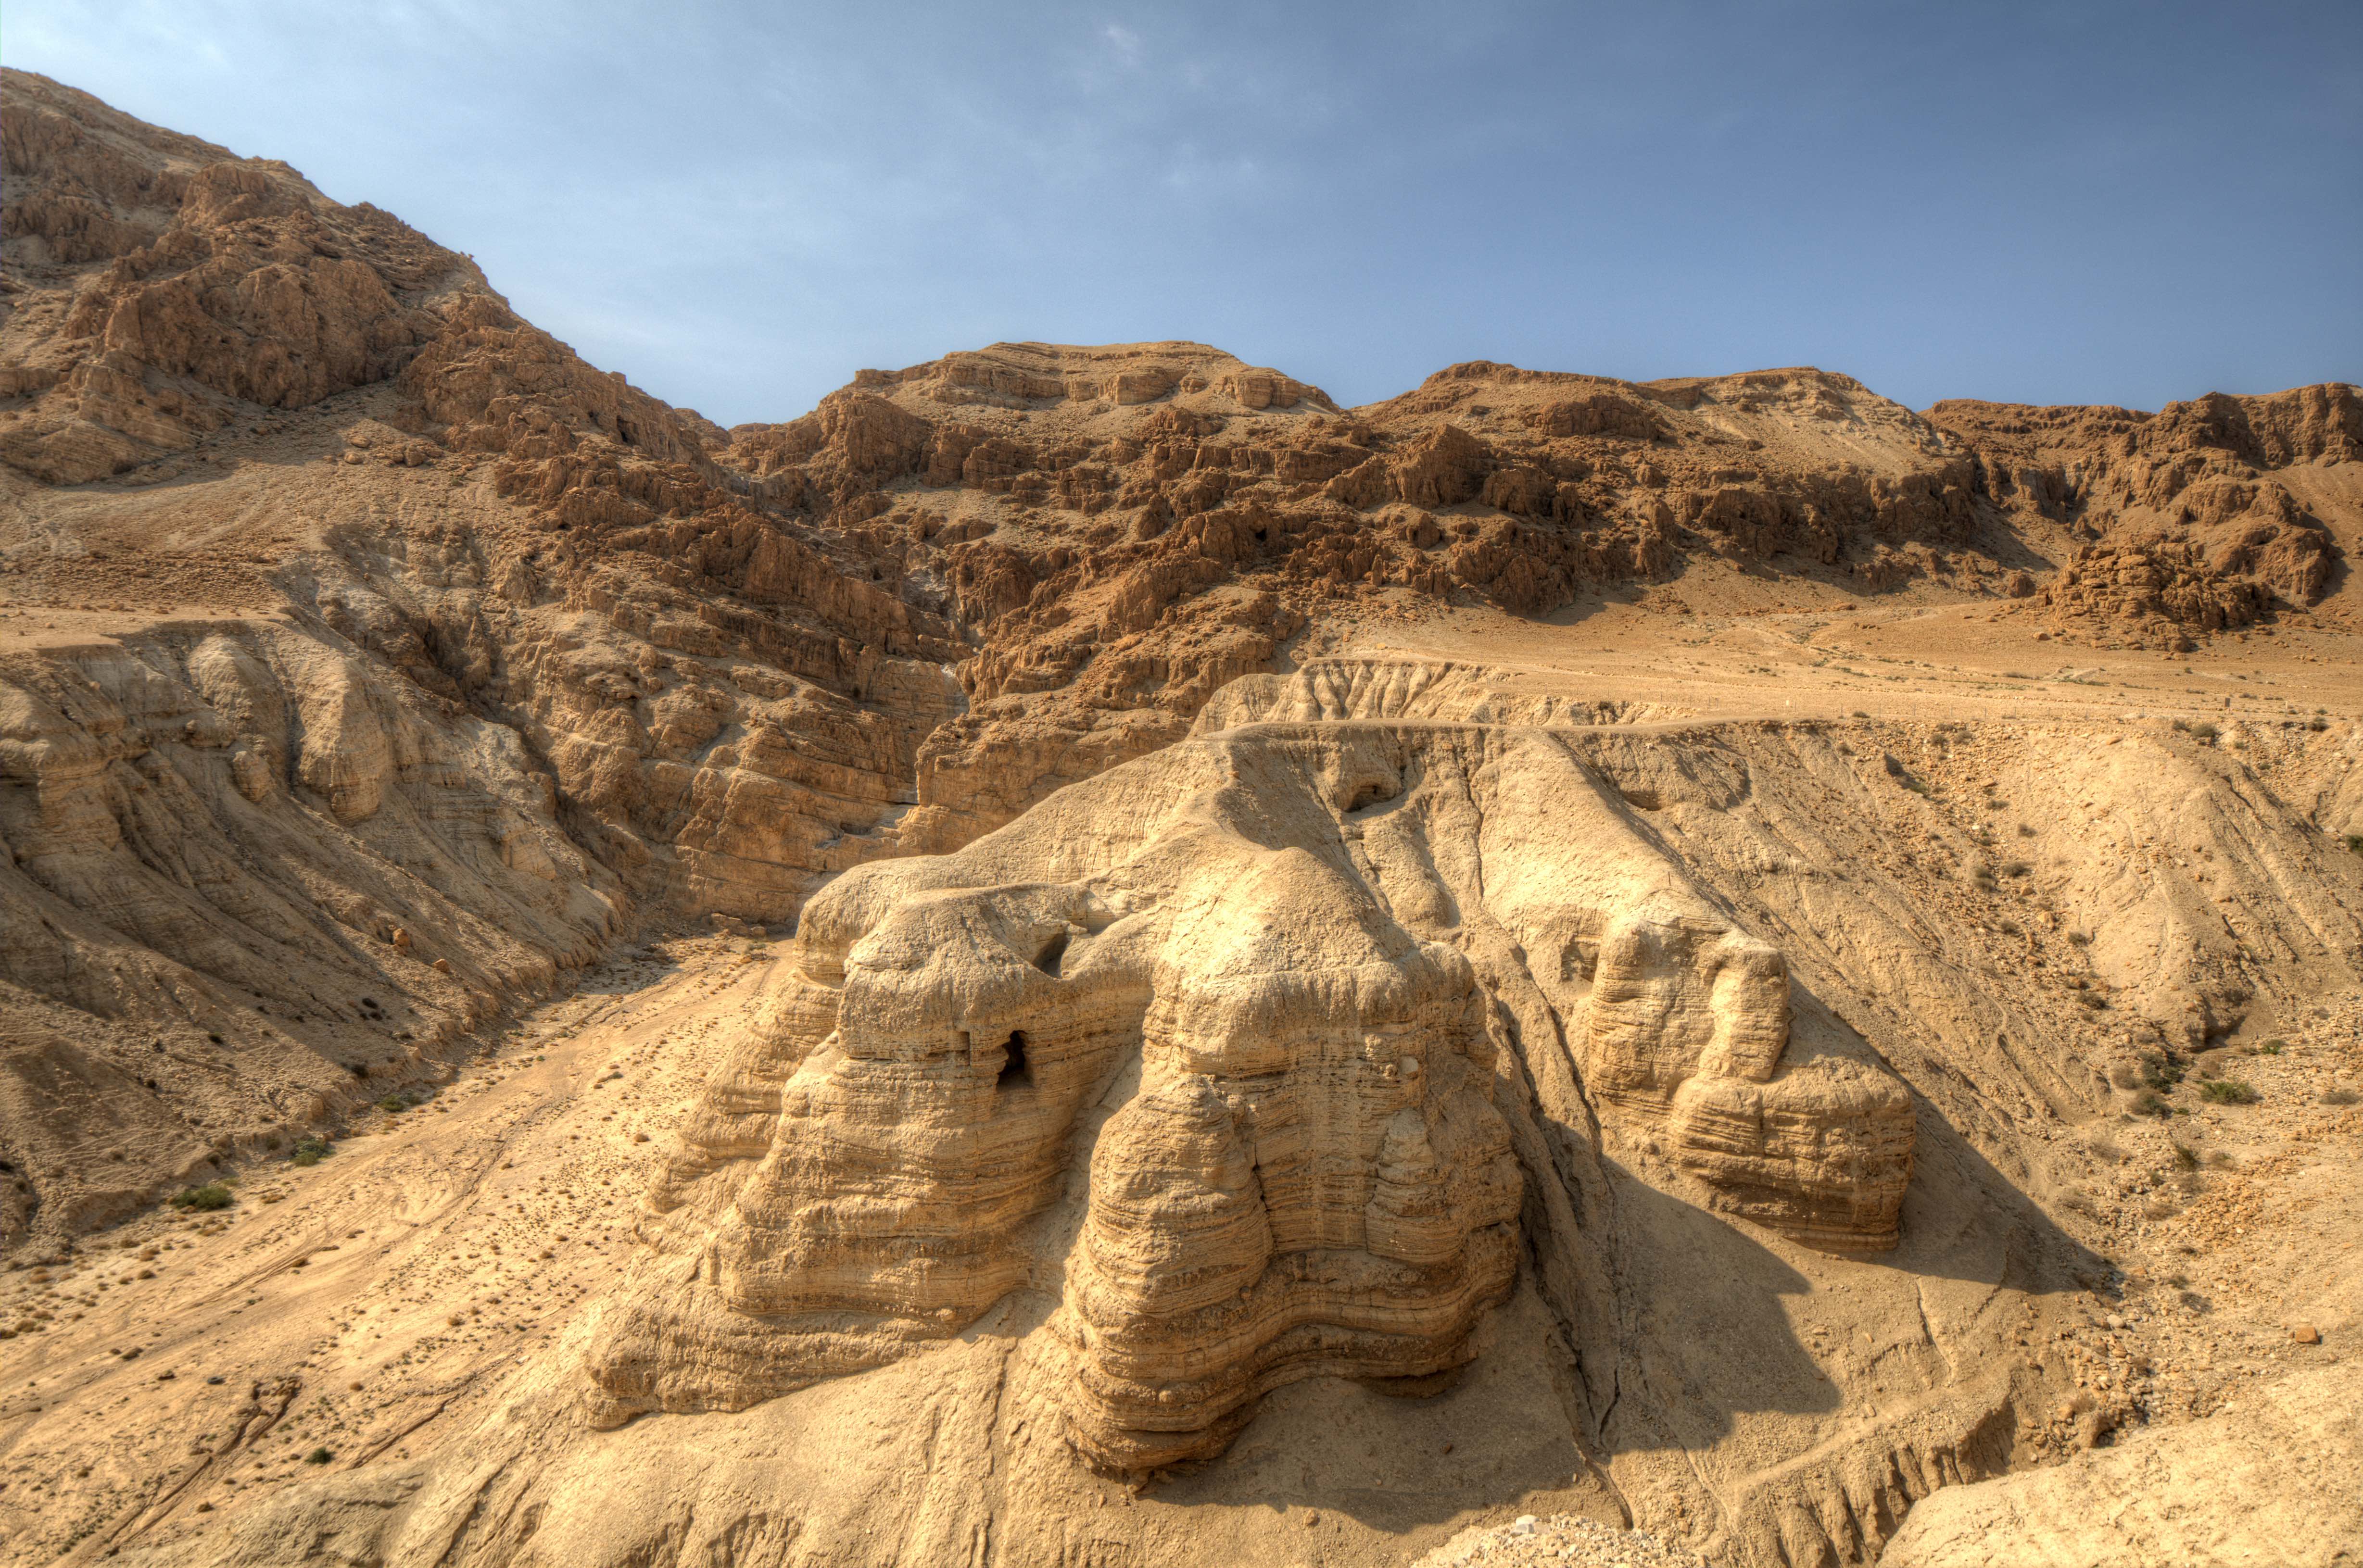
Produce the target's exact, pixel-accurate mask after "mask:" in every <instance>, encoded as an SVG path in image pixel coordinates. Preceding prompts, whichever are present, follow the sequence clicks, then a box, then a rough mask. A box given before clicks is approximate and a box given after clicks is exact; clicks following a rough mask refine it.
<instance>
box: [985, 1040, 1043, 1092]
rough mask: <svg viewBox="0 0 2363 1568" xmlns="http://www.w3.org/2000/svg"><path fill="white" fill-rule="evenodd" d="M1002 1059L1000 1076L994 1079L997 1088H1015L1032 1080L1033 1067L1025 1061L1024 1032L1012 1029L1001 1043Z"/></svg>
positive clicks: (1028, 1083) (1030, 1082)
mask: <svg viewBox="0 0 2363 1568" xmlns="http://www.w3.org/2000/svg"><path fill="white" fill-rule="evenodd" d="M1001 1049H1002V1053H1003V1060H1002V1064H1001V1077H999V1078H998V1079H996V1080H995V1081H994V1087H995V1088H1018V1087H1020V1086H1021V1085H1030V1084H1032V1083H1033V1081H1034V1069H1033V1068H1032V1067H1030V1066H1027V1065H1026V1032H1025V1031H1024V1030H1022V1029H1013V1030H1011V1031H1010V1032H1009V1038H1008V1039H1006V1040H1004V1041H1003V1042H1002V1043H1001Z"/></svg>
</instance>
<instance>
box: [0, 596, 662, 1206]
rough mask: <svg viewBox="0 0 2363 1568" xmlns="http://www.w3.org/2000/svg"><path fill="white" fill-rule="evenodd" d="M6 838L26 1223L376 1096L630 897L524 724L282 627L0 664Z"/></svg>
mask: <svg viewBox="0 0 2363 1568" xmlns="http://www.w3.org/2000/svg"><path fill="white" fill-rule="evenodd" d="M0 842H5V845H6V851H7V853H6V855H5V856H0V884H5V885H6V891H5V896H0V1006H5V1008H6V1011H7V1013H8V1014H9V1016H10V1019H11V1026H10V1030H9V1033H10V1039H11V1048H10V1050H9V1051H8V1052H7V1053H6V1056H5V1058H0V1100H5V1101H6V1105H7V1110H8V1114H7V1116H6V1120H5V1121H4V1122H0V1143H5V1147H6V1153H7V1154H8V1156H9V1157H10V1159H11V1160H12V1161H13V1162H15V1163H16V1164H17V1167H18V1168H20V1169H22V1170H24V1171H25V1172H26V1173H28V1177H29V1179H30V1182H31V1183H33V1184H35V1185H33V1186H32V1187H31V1188H30V1197H31V1198H32V1201H31V1202H30V1203H28V1204H26V1205H24V1206H23V1207H22V1208H21V1209H17V1210H16V1211H14V1212H12V1213H10V1214H8V1215H7V1216H6V1217H5V1219H0V1226H5V1229H0V1239H6V1240H10V1241H14V1240H17V1239H19V1238H20V1237H21V1236H22V1235H23V1234H24V1233H25V1231H27V1230H28V1229H30V1228H32V1227H33V1225H34V1224H35V1222H36V1220H38V1222H39V1226H40V1227H41V1228H42V1229H44V1230H46V1231H49V1232H50V1233H51V1234H60V1233H66V1232H70V1231H72V1230H73V1229H76V1228H78V1227H80V1226H83V1225H86V1224H89V1223H92V1222H94V1221H98V1220H105V1219H108V1218H112V1217H114V1216H116V1215H119V1214H121V1213H122V1212H124V1211H125V1210H126V1209H130V1208H133V1207H137V1206H138V1205H139V1204H140V1203H142V1202H144V1201H146V1200H147V1198H148V1197H149V1194H150V1188H151V1186H152V1184H153V1183H155V1182H157V1181H158V1180H160V1179H172V1180H180V1179H186V1178H187V1177H188V1176H192V1175H195V1174H198V1173H199V1172H201V1171H205V1170H209V1169H210V1168H211V1164H210V1162H212V1161H214V1160H215V1159H216V1158H218V1157H227V1156H228V1155H230V1154H232V1153H233V1152H234V1151H238V1150H251V1149H259V1148H263V1147H269V1146H272V1145H274V1144H279V1143H284V1142H285V1141H288V1140H291V1139H292V1138H294V1136H296V1135H298V1134H299V1133H300V1132H301V1131H302V1130H303V1129H305V1127H307V1126H309V1125H310V1124H311V1123H313V1122H314V1121H316V1120H317V1119H319V1118H320V1117H322V1116H324V1115H326V1114H328V1113H329V1112H331V1111H332V1110H337V1109H339V1108H342V1107H345V1106H347V1105H350V1104H353V1103H356V1102H358V1101H361V1100H364V1099H373V1098H375V1096H376V1093H377V1092H378V1091H374V1090H372V1089H370V1088H368V1087H367V1085H366V1081H365V1080H367V1079H368V1078H369V1077H371V1076H372V1075H379V1076H384V1075H387V1074H392V1075H393V1076H395V1077H402V1076H405V1075H406V1074H408V1073H410V1072H412V1071H414V1070H416V1069H417V1068H418V1067H419V1066H420V1064H421V1062H422V1059H423V1058H425V1057H426V1056H427V1054H429V1053H430V1052H432V1051H433V1049H434V1048H435V1047H436V1046H438V1045H439V1044H441V1043H443V1042H445V1041H447V1040H449V1039H451V1038H452V1037H454V1036H456V1035H457V1034H459V1033H460V1032H463V1031H464V1030H466V1029H468V1028H470V1027H471V1026H472V1025H473V1024H475V1023H476V1022H478V1021H480V1020H482V1019H483V1018H484V1017H485V1016H487V1015H488V1014H490V1013H491V1012H493V1011H494V1010H496V1008H497V1007H498V1006H499V999H500V998H501V997H502V996H503V995H505V994H507V993H512V992H514V991H516V990H519V989H529V988H535V987H538V986H543V985H547V984H548V983H549V979H550V978H551V977H552V976H553V974H554V973H555V970H556V967H557V966H558V965H559V964H560V963H581V962H582V961H584V960H585V959H586V958H587V957H588V956H589V955H591V954H593V953H594V952H595V951H597V950H598V947H599V946H600V944H602V943H603V942H604V941H605V939H606V937H607V936H608V935H609V934H610V933H611V932H612V931H613V929H614V926H615V923H616V919H617V915H618V912H619V905H620V901H621V900H620V898H619V889H617V887H616V882H615V879H614V878H613V877H612V876H611V875H609V874H608V873H606V872H605V870H604V869H603V868H602V867H599V866H598V865H597V864H596V862H594V861H593V860H591V859H590V858H589V857H587V856H584V855H583V854H582V851H581V849H580V848H579V846H578V845H576V844H575V842H574V841H573V839H572V838H571V836H570V835H569V834H567V833H566V831H565V830H564V829H563V828H562V827H561V826H560V823H559V822H558V821H557V819H556V814H555V812H554V810H553V801H551V799H550V798H549V795H548V794H547V793H546V792H545V790H543V789H542V787H541V786H540V785H539V784H538V783H537V782H536V774H535V772H534V770H533V768H532V767H531V764H530V761H529V759H528V758H527V756H525V755H524V752H523V749H522V747H520V746H519V745H518V744H517V740H516V735H515V734H513V733H511V732H510V731H508V730H505V729H504V728H501V727H500V726H497V725H493V724H488V723H483V721H481V720H479V719H476V718H474V717H472V716H471V715H468V714H465V713H463V712H454V711H452V709H451V708H450V706H449V704H447V703H445V702H444V701H441V700H439V699H437V698H435V697H432V696H430V695H429V694H427V692H424V691H422V690H419V689H418V688H417V687H416V686H413V685H411V684H409V683H408V682H405V681H403V680H401V679H398V678H395V677H392V676H390V675H388V674H387V672H385V671H384V670H383V668H382V667H377V666H374V665H372V664H371V663H370V662H368V661H365V660H363V659H361V658H359V657H354V656H352V655H351V654H349V653H344V654H338V653H336V652H333V651H331V650H330V649H328V648H326V647H324V646H322V645H321V644H320V643H319V642H317V641H316V640H314V639H313V638H312V637H310V636H308V635H305V634H303V633H301V632H298V631H295V630H293V629H290V628H284V627H280V628H261V627H244V628H239V630H237V631H234V632H230V631H221V630H209V629H205V628H197V627H181V628H173V629H169V630H165V631H161V632H159V633H157V634H154V635H147V636H141V637H136V638H128V639H127V640H126V642H125V644H124V646H119V647H116V648H114V649H112V650H110V651H108V652H107V653H105V654H104V655H102V654H98V653H95V652H93V653H91V654H90V655H88V656H86V657H83V658H81V659H79V660H77V661H75V662H74V663H72V664H70V665H59V664H55V663H50V662H48V661H43V660H38V659H33V658H27V657H17V658H15V659H12V660H10V661H8V662H7V663H6V665H5V666H0Z"/></svg>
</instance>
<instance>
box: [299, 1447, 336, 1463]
mask: <svg viewBox="0 0 2363 1568" xmlns="http://www.w3.org/2000/svg"><path fill="white" fill-rule="evenodd" d="M336 1457H337V1456H336V1455H335V1454H333V1453H330V1452H328V1451H327V1449H325V1448H316V1449H314V1450H313V1451H312V1452H309V1453H307V1454H305V1456H304V1463H306V1464H326V1463H328V1461H330V1460H332V1459H334V1458H336Z"/></svg>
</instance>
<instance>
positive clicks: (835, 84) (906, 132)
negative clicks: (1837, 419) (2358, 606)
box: [0, 0, 2363, 424]
mask: <svg viewBox="0 0 2363 1568" xmlns="http://www.w3.org/2000/svg"><path fill="white" fill-rule="evenodd" d="M0 59H5V60H6V62H7V63H8V64H11V65H15V66H20V67H23V68H26V69H28V70H34V71H39V72H46V73H48V74H50V75H52V76H55V77H58V78H59V79H61V80H62V81H65V82H68V83H72V84H74V85H76V86H79V87H82V88H84V89H86V90H88V91H90V92H93V93H95V94H98V95H99V96H101V97H103V98H105V99H106V100H108V101H109V102H110V103H113V104H114V105H116V106H117V107H119V108H122V109H124V110H126V111H128V112H129V113H131V114H135V115H138V116H140V117H142V118H145V119H149V120H153V121H156V122H159V123H161V124H163V125H167V126H171V127H173V128H175V129H179V130H183V131H188V132H192V133H194V134H196V135H199V136H203V137H205V138H209V139H211V140H214V141H217V142H221V143H223V144H225V145H227V146H228V147H230V148H232V149H235V150H237V151H239V152H241V153H248V154H252V155H256V156H262V157H273V158H282V159H284V160H287V161H288V162H290V163H293V164H294V165H295V167H297V168H298V169H301V170H302V171H304V172H305V174H306V175H308V176H309V177H310V178H311V179H312V180H313V181H314V182H315V183H316V184H318V185H319V186H320V187H321V188H322V189H323V190H325V191H326V192H327V193H329V194H330V195H332V196H334V197H336V198H337V199H338V200H340V201H346V202H359V201H364V200H366V201H372V202H375V203H376V204H378V205H380V206H383V207H385V208H388V209H390V210H392V211H394V212H396V213H399V214H400V215H402V216H404V217H405V218H406V219H408V220H409V221H410V222H411V223H413V224H415V225H416V226H418V227H419V228H421V229H423V230H425V231H426V232H427V233H428V234H430V235H432V236H433V237H435V238H437V239H438V240H440V241H441V242H442V243H444V244H446V245H449V246H451V247H452V248H456V249H460V250H465V251H468V252H470V253H471V254H472V255H473V256H474V257H475V258H476V259H477V260H478V261H479V262H480V263H481V264H482V265H483V268H484V270H485V271H486V272H487V273H488V274H489V275H490V276H491V278H492V280H493V282H494V286H495V287H498V288H500V289H501V290H503V291H504V292H505V293H507V294H508V296H509V297H510V299H511V300H512V301H513V302H514V303H515V304H516V306H517V307H518V308H519V309H520V310H521V311H523V312H524V313H525V314H526V315H527V316H529V317H531V318H532V319H533V320H534V321H536V322H537V323H538V324H539V325H541V326H545V327H547V328H548V329H549V330H550V331H552V332H554V333H556V334H557V335H558V336H560V337H563V338H565V339H566V340H567V341H569V342H570V343H571V344H573V345H574V347H575V348H578V349H579V350H581V351H582V353H583V354H584V355H585V356H586V357H588V358H589V359H592V360H593V361H594V363H596V364H598V365H600V366H601V367H603V368H605V369H610V370H623V371H625V372H627V374H628V375H630V376H631V377H632V379H633V380H634V381H638V383H640V384H641V385H643V386H645V387H647V388H648V389H649V390H650V391H652V392H656V393H657V394H658V395H659V396H661V397H664V398H667V399H669V400H671V401H672V402H674V403H683V404H687V405H691V406H694V407H696V408H699V409H701V410H703V411H704V413H705V414H708V415H710V416H712V417H714V418H716V419H719V420H721V421H722V422H724V423H725V424H729V423H734V422H737V421H740V420H749V419H781V418H787V417H791V416H793V415H794V414H799V413H801V412H803V411H804V409H806V408H809V407H810V406H811V405H812V403H814V402H815V400H816V399H817V398H818V397H819V396H820V395H821V394H822V393H824V392H828V391H829V390H831V389H833V388H835V387H838V386H839V385H842V384H843V383H844V382H846V381H849V380H850V379H851V377H852V374H853V372H854V371H855V370H857V369H860V368H861V367H863V366H871V365H875V366H886V367H895V366H901V365H906V364H913V363H916V362H918V361H920V360H923V359H933V358H935V357H936V356H937V355H939V354H941V353H944V352H946V351H947V350H949V349H954V348H973V347H978V346H981V345H983V344H985V343H988V342H992V341H993V340H995V339H998V338H1038V339H1047V340H1050V341H1060V342H1083V343H1091V342H1111V341H1126V340H1136V339H1144V338H1159V337H1188V338H1196V339H1199V340H1201V341H1204V342H1209V343H1214V344H1216V345H1219V346H1220V347H1222V348H1227V349H1229V350H1231V351H1232V352H1234V353H1237V354H1238V355H1240V356H1242V357H1243V358H1245V359H1249V360H1252V361H1254V362H1257V363H1259V364H1267V365H1272V366H1276V367H1278V368H1279V369H1281V370H1286V371H1288V372H1289V373H1290V374H1292V375H1295V376H1298V377H1300V378H1302V379H1304V380H1307V381H1315V382H1318V383H1319V384H1321V385H1322V386H1324V387H1326V388H1327V389H1328V390H1329V392H1331V393H1332V394H1333V395H1334V396H1336V397H1337V398H1338V400H1339V401H1341V402H1344V403H1362V402H1369V401H1371V400H1374V399H1377V398H1381V397H1387V396H1391V395H1392V394H1393V393H1395V392H1401V391H1403V389H1404V388H1406V387H1409V386H1412V385H1414V384H1415V383H1416V382H1417V381H1419V380H1420V379H1421V378H1422V377H1424V376H1426V374H1427V373H1428V372H1430V371H1432V370H1437V369H1439V368H1440V367H1442V366H1444V365H1447V364H1450V363H1453V362H1455V361H1458V360H1462V359H1503V360H1508V361H1511V362H1513V363H1516V364H1520V365H1525V366H1530V367H1533V368H1537V369H1544V370H1586V371H1592V372H1594V373H1599V374H1606V375H1616V376H1626V377H1631V378H1635V379H1647V378H1652V377H1658V376H1673V375H1696V374H1707V373H1715V372H1722V371H1729V370H1748V369H1754V368H1758V367H1762V366H1769V365H1790V364H1817V365H1820V366H1823V367H1825V368H1826V369H1830V370H1844V371H1847V373H1849V374H1852V375H1855V376H1858V377H1859V378H1861V379H1862V380H1863V381H1867V382H1869V384H1870V385H1871V386H1872V387H1874V388H1875V389H1877V390H1879V391H1880V392H1885V393H1887V394H1888V395H1890V396H1892V397H1895V398H1898V399H1901V400H1902V401H1903V402H1905V403H1910V404H1912V405H1913V406H1914V407H1924V406H1925V405H1926V404H1927V403H1930V402H1932V401H1934V400H1936V399H1937V398H1940V397H1948V396H1963V397H1988V398H1996V399H2005V400H2011V401H2021V402H2035V403H2069V402H2075V403H2084V402H2098V403H2125V404H2130V405H2133V406H2136V407H2143V408H2155V407H2157V406H2158V404H2159V403H2163V402H2166V401H2169V400H2171V399H2174V398H2177V397H2188V396H2192V395H2195V394H2197V393H2199V392H2205V391H2209V390H2211V389H2220V390H2223V391H2229V392H2268V391H2273V390H2277V389H2279V388H2281V387H2286V386H2292V385H2299V384H2302V383H2305V382H2310V381H2325V380H2346V381H2353V380H2363V286H2358V280H2363V5H2358V4H2357V3H2355V0H2337V3H2335V4H2320V5H2302V4H2288V5H2276V4H2269V3H2265V0H2256V3H2251V4H2244V5H2237V6H2235V5H2225V4H2213V5H2178V4H2170V3H2163V0H2153V3H2147V4H2078V3H2075V0H2053V3H2050V4H2029V5H2004V4H1969V3H1958V4H1951V5H1936V4H1925V5H1922V4H1910V3H1906V0H1878V3H1860V4H1853V3H1806V0H1756V3H1753V4H1692V3H1682V0H1658V3H1654V4H1641V3H1637V0H1636V3H1635V4H1631V5H1626V6H1580V5H1572V4H1570V5H1555V6H1515V5H1481V4H1470V3H1462V4H1453V5H1430V6H1388V5H1377V4H1372V5H1336V6H1314V5H1304V4H1299V5H1270V4H1263V5H1253V6H1246V5H1240V6H1233V5H1219V4H1192V5H1186V6H1184V5H1170V6H1131V5H1115V6H1063V5H1056V4H1047V3H1046V4H1028V5H1023V6H1018V5H1003V6H991V5H983V4H977V3H973V0H971V3H968V4H945V5H932V6H930V5H915V6H893V5H884V4H865V5H860V6H847V5H842V4H838V5H829V6H791V5H733V4H722V3H714V4H699V3H695V0H671V3H664V4H659V3H654V0H651V3H649V4H645V5H617V4H607V3H604V0H570V3H568V4H564V5H544V4H538V3H532V0H517V3H514V4H505V3H502V0H464V3H453V4H440V3H431V0H408V3H401V4H367V3H360V0H352V3H338V4H327V3H314V0H300V3H298V0H289V3H280V4H266V3H261V0H255V3H248V4H227V3H221V0H164V3H154V0H7V4H6V9H5V11H0Z"/></svg>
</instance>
